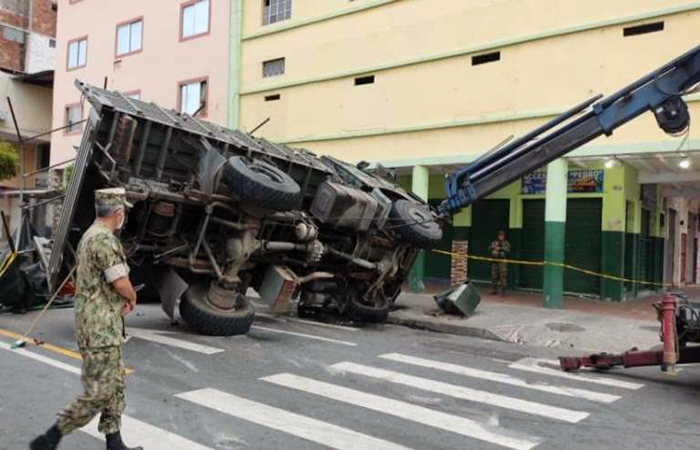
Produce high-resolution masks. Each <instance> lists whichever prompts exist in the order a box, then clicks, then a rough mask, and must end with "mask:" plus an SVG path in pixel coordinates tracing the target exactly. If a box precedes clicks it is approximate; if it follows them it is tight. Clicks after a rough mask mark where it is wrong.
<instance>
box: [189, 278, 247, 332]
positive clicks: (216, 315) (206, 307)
mask: <svg viewBox="0 0 700 450" xmlns="http://www.w3.org/2000/svg"><path fill="white" fill-rule="evenodd" d="M244 298H245V297H244ZM244 301H245V305H244V307H243V308H239V309H235V310H230V311H226V310H223V309H219V308H216V307H214V306H212V305H210V304H209V302H208V301H207V288H206V285H204V284H195V285H192V286H190V287H189V288H188V289H187V290H186V291H185V293H184V294H183V296H182V300H181V301H180V315H181V316H182V318H183V319H184V321H185V322H186V323H187V324H188V325H189V326H191V327H192V328H194V329H195V330H196V331H198V332H199V333H202V334H207V335H209V336H236V335H239V334H246V333H247V332H248V330H250V326H251V325H252V324H253V320H254V319H255V308H254V307H253V305H252V304H251V303H250V300H248V299H245V300H244Z"/></svg>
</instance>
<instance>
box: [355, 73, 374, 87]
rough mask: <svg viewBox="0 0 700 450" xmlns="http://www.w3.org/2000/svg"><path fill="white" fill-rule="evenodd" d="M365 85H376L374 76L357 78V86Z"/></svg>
mask: <svg viewBox="0 0 700 450" xmlns="http://www.w3.org/2000/svg"><path fill="white" fill-rule="evenodd" d="M365 84H374V75H369V76H366V77H359V78H355V86H363V85H365Z"/></svg>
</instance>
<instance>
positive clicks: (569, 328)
mask: <svg viewBox="0 0 700 450" xmlns="http://www.w3.org/2000/svg"><path fill="white" fill-rule="evenodd" d="M545 326H546V327H547V328H549V329H550V330H552V331H559V332H560V333H580V332H582V331H586V329H585V328H583V327H580V326H578V325H574V324H573V323H548V324H547V325H545Z"/></svg>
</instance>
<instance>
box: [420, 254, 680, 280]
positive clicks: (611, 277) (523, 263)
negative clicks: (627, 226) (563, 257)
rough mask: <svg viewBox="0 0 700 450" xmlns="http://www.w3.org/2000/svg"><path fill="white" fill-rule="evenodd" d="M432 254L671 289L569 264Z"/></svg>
mask: <svg viewBox="0 0 700 450" xmlns="http://www.w3.org/2000/svg"><path fill="white" fill-rule="evenodd" d="M432 252H433V253H437V254H441V255H447V256H452V257H456V258H467V259H473V260H475V261H484V262H490V263H497V264H502V263H506V264H515V265H521V266H538V267H544V266H551V267H561V268H563V269H568V270H573V271H574V272H580V273H583V274H586V275H591V276H594V277H598V278H603V279H606V280H613V281H622V282H624V283H632V284H647V285H651V286H659V287H672V286H673V285H672V284H670V283H655V282H653V281H642V280H632V279H630V278H624V277H616V276H614V275H608V274H605V273H600V272H595V271H593V270H588V269H582V268H581V267H576V266H572V265H571V264H565V263H559V262H554V261H546V260H545V261H524V260H521V259H500V258H489V257H486V256H476V255H468V254H467V255H465V254H462V253H454V252H447V251H444V250H432Z"/></svg>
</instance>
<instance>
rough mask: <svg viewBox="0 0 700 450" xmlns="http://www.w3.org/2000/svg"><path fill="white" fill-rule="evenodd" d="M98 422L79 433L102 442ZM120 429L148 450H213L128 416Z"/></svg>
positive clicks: (68, 369) (24, 353)
mask: <svg viewBox="0 0 700 450" xmlns="http://www.w3.org/2000/svg"><path fill="white" fill-rule="evenodd" d="M0 348H2V349H6V350H8V351H10V352H12V353H14V354H16V355H21V356H24V357H26V358H29V359H33V360H34V361H38V362H41V363H44V364H46V365H49V366H51V367H54V368H56V369H61V370H65V371H66V372H70V373H72V374H75V375H80V368H79V367H75V366H72V365H70V364H65V363H63V362H61V361H57V360H55V359H52V358H47V357H46V356H43V355H40V354H37V353H34V352H30V351H28V350H24V349H21V348H20V349H16V350H11V349H10V345H9V344H5V343H4V342H0ZM98 422H99V417H96V418H95V419H94V420H93V421H92V422H90V423H89V424H87V425H86V426H85V427H83V428H82V429H81V431H82V432H84V433H87V434H89V435H91V436H94V437H96V438H99V439H103V440H104V435H103V434H102V433H100V432H98V431H97V424H98ZM122 428H123V429H124V430H125V436H129V440H130V441H132V440H133V442H134V443H138V444H139V445H143V446H144V447H145V448H147V449H148V450H213V449H211V448H210V447H205V446H203V445H200V444H198V443H196V442H193V441H190V440H189V439H185V438H184V437H181V436H178V435H177V434H174V433H171V432H169V431H165V430H162V429H160V428H157V427H154V426H153V425H149V424H147V423H145V422H141V421H140V420H136V419H134V418H132V417H129V416H122Z"/></svg>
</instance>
